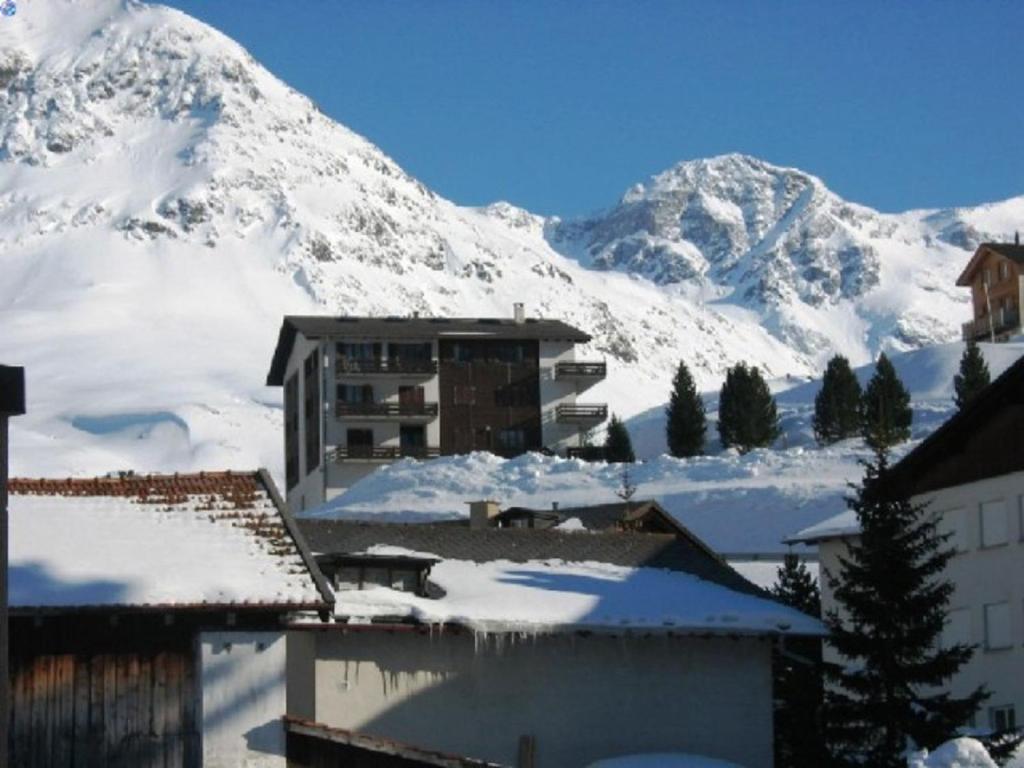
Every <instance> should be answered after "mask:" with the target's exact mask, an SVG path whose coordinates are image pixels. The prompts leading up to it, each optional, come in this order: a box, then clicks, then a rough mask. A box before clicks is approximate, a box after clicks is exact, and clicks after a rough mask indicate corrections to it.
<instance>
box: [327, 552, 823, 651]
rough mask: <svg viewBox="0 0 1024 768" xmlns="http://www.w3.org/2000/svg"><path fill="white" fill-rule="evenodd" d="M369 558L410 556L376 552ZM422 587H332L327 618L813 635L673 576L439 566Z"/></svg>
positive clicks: (788, 613)
mask: <svg viewBox="0 0 1024 768" xmlns="http://www.w3.org/2000/svg"><path fill="white" fill-rule="evenodd" d="M367 554H374V555H417V556H422V557H436V555H433V554H431V553H429V552H411V551H409V550H407V549H404V548H401V547H390V546H376V547H371V548H370V549H369V550H367ZM430 581H431V582H432V583H433V584H435V585H436V586H437V587H439V588H440V589H441V590H443V591H444V595H443V596H442V597H440V598H423V597H417V596H416V595H413V594H410V593H408V592H401V591H398V590H393V589H388V588H386V587H376V588H365V589H362V590H339V591H337V592H336V594H335V599H336V603H335V615H336V616H338V617H339V618H345V619H348V620H349V621H351V622H354V623H363V622H366V621H367V620H370V619H373V618H374V617H385V616H386V617H396V616H398V617H403V618H413V619H416V620H418V621H421V622H424V623H428V624H461V625H463V626H467V627H470V628H472V629H474V630H477V631H480V632H548V631H557V630H564V629H573V630H577V629H590V630H602V631H623V630H644V631H656V632H657V631H660V632H690V631H699V632H711V633H730V634H745V633H757V634H760V633H779V634H821V633H822V631H823V629H822V626H821V623H820V622H819V621H817V620H816V619H813V618H811V617H809V616H805V615H804V614H802V613H800V612H799V611H796V610H794V609H792V608H789V607H788V606H784V605H781V604H780V603H776V602H774V601H772V600H766V599H764V598H760V597H756V596H754V595H748V594H741V593H739V592H734V591H733V590H731V589H728V588H726V587H723V586H721V585H719V584H715V583H713V582H710V581H704V580H702V579H699V578H697V577H696V576H693V575H692V574H688V573H682V572H680V571H669V570H661V569H655V568H627V567H623V566H616V565H609V564H607V563H597V562H586V563H567V562H563V561H561V560H545V561H536V560H534V561H528V562H525V563H515V562H510V561H507V560H498V561H493V562H486V563H475V562H469V561H464V560H442V561H441V562H439V563H437V564H436V565H434V566H433V568H432V569H431V572H430Z"/></svg>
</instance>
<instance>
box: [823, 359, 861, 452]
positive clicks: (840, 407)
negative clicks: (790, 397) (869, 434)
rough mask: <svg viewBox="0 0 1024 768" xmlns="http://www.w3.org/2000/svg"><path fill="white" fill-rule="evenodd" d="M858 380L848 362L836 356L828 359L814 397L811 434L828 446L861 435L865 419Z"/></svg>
mask: <svg viewBox="0 0 1024 768" xmlns="http://www.w3.org/2000/svg"><path fill="white" fill-rule="evenodd" d="M861 397H862V393H861V389H860V382H858V381H857V377H856V376H855V375H854V373H853V371H852V370H851V368H850V361H849V360H847V359H846V358H845V357H843V356H842V355H836V356H835V357H833V358H832V359H831V360H829V361H828V366H827V367H826V368H825V375H824V376H823V377H822V379H821V390H820V391H819V392H818V394H817V396H815V398H814V436H815V438H817V440H818V443H819V445H828V444H830V443H834V442H836V441H838V440H845V439H846V438H848V437H855V436H856V435H859V434H860V431H861V426H862V424H863V421H864V414H863V410H862V406H861Z"/></svg>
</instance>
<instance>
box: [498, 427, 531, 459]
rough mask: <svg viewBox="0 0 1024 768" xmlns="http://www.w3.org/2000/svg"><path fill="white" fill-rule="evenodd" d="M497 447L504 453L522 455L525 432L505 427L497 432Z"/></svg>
mask: <svg viewBox="0 0 1024 768" xmlns="http://www.w3.org/2000/svg"><path fill="white" fill-rule="evenodd" d="M498 447H499V448H500V449H501V450H502V452H504V453H522V452H523V451H525V450H526V430H525V429H523V428H522V427H506V428H505V429H502V430H500V431H499V432H498Z"/></svg>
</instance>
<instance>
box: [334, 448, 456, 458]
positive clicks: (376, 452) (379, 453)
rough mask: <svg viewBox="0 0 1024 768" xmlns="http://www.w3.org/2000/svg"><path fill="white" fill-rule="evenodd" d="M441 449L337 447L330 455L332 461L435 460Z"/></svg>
mask: <svg viewBox="0 0 1024 768" xmlns="http://www.w3.org/2000/svg"><path fill="white" fill-rule="evenodd" d="M440 455H441V449H440V448H436V447H431V446H425V445H417V446H412V445H406V446H399V445H339V446H338V447H337V448H335V449H334V450H333V451H331V453H330V457H331V459H332V460H333V461H397V460H398V459H436V458H437V457H438V456H440Z"/></svg>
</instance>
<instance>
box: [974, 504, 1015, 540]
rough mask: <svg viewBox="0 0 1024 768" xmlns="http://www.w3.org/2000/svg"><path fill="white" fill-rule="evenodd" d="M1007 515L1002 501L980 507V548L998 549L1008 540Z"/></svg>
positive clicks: (1008, 526)
mask: <svg viewBox="0 0 1024 768" xmlns="http://www.w3.org/2000/svg"><path fill="white" fill-rule="evenodd" d="M1009 523H1010V521H1009V515H1008V514H1007V509H1006V502H1005V501H1004V500H1003V499H996V500H995V501H986V502H984V503H983V504H982V505H981V546H982V547H998V546H1001V545H1003V544H1006V543H1007V542H1009V540H1010V530H1009V528H1010V525H1009Z"/></svg>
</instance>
